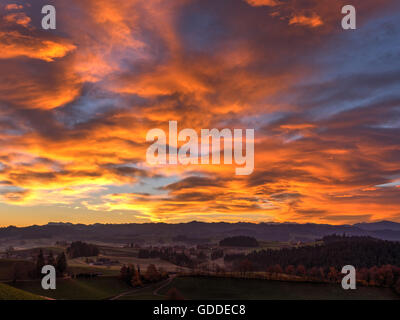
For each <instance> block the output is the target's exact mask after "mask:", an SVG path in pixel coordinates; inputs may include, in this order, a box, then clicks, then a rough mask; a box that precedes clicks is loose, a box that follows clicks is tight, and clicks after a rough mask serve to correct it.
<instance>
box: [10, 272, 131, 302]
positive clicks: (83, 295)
mask: <svg viewBox="0 0 400 320" xmlns="http://www.w3.org/2000/svg"><path fill="white" fill-rule="evenodd" d="M13 286H15V287H17V288H19V289H22V290H25V291H28V292H32V293H34V294H37V295H41V296H46V297H50V298H54V299H57V300H58V299H61V300H98V299H107V298H110V297H112V296H115V295H117V294H119V293H122V292H125V291H129V290H131V289H132V288H131V287H129V286H128V285H126V284H125V283H124V282H122V281H120V280H119V279H118V278H116V277H99V278H94V279H58V280H57V288H56V290H43V289H42V287H41V284H40V281H26V282H17V283H16V284H15V285H13Z"/></svg>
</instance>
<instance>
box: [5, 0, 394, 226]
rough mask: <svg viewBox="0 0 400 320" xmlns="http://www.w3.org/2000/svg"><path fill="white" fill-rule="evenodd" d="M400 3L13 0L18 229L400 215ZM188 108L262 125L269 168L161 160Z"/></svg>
mask: <svg viewBox="0 0 400 320" xmlns="http://www.w3.org/2000/svg"><path fill="white" fill-rule="evenodd" d="M47 4H51V5H53V6H54V7H55V8H56V17H57V28H56V30H43V29H42V27H41V20H42V17H43V14H41V8H42V7H43V6H44V5H47ZM347 4H353V5H354V6H355V8H356V10H357V29H356V30H343V29H342V27H341V19H342V17H343V15H342V14H341V8H342V7H343V6H344V5H347ZM399 9H400V3H399V1H397V0H380V1H377V0H363V1H347V0H345V1H344V0H217V1H216V0H168V1H166V0H146V1H145V0H125V1H117V0H70V1H64V0H53V1H50V0H45V1H42V0H35V1H33V0H32V1H5V0H0V226H8V225H16V226H26V225H32V224H46V223H47V222H50V221H52V222H55V221H56V222H72V223H131V222H132V223H133V222H135V223H144V222H166V223H178V222H187V221H192V220H198V221H207V222H215V221H227V222H237V221H248V222H269V221H275V222H284V221H290V222H297V223H306V222H312V223H329V224H352V223H356V222H370V221H378V220H392V221H397V222H400V23H399V21H400V10H399ZM172 120H174V121H177V122H178V130H181V129H184V128H193V129H194V130H196V132H200V129H202V128H209V129H212V128H217V129H222V128H230V129H232V130H233V129H234V128H241V129H246V128H252V129H254V130H255V138H254V148H255V166H254V171H253V173H252V174H250V175H247V176H246V175H244V176H239V175H236V174H235V165H223V164H221V165H194V164H192V165H181V164H178V165H164V166H152V165H149V163H148V162H147V161H146V156H145V155H146V150H147V148H148V147H149V145H150V143H149V142H147V141H146V134H147V132H148V131H149V130H150V129H153V128H162V129H164V130H165V131H168V122H169V121H172Z"/></svg>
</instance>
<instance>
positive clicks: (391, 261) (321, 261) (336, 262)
mask: <svg viewBox="0 0 400 320" xmlns="http://www.w3.org/2000/svg"><path fill="white" fill-rule="evenodd" d="M322 241H323V245H316V246H304V247H298V248H284V249H281V250H271V249H268V250H260V251H253V252H251V253H250V254H248V255H247V256H246V258H247V259H248V260H250V261H251V262H252V263H253V265H254V267H255V268H256V269H260V270H265V268H266V267H268V266H273V265H276V264H279V265H281V266H283V267H286V266H288V265H303V266H305V267H306V268H312V267H335V268H337V269H339V268H342V267H343V266H344V265H347V264H350V265H353V266H354V267H356V268H357V269H360V268H371V267H373V266H378V267H379V266H383V265H393V266H400V243H399V242H392V241H384V240H378V239H374V238H370V237H347V236H336V235H334V236H328V237H324V238H323V239H322ZM232 258H233V257H225V259H226V261H229V260H231V261H232V260H235V259H232Z"/></svg>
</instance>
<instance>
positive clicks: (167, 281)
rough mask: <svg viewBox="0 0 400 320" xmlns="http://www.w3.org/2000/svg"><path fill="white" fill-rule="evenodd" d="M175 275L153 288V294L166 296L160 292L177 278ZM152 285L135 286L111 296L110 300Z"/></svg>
mask: <svg viewBox="0 0 400 320" xmlns="http://www.w3.org/2000/svg"><path fill="white" fill-rule="evenodd" d="M175 277H176V275H172V276H170V277H169V278H168V279H167V280H164V281H162V282H161V284H160V286H159V287H157V288H155V289H154V290H153V292H152V293H153V295H155V296H158V297H164V296H163V295H161V294H159V293H158V292H159V291H160V290H161V289H163V288H165V287H166V286H168V285H169V284H170V283H171V282H172V280H173V279H175ZM150 286H151V285H147V286H145V287H142V288H135V289H132V290H129V291H125V292H122V293H120V294H118V295H116V296H113V297H111V298H110V299H109V300H118V299H119V298H121V297H123V296H126V295H129V294H132V293H136V292H140V291H141V290H144V289H146V288H148V287H150Z"/></svg>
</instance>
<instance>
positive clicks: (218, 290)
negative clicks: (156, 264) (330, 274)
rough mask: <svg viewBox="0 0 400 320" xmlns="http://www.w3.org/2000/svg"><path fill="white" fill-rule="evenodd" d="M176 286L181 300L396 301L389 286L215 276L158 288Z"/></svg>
mask: <svg viewBox="0 0 400 320" xmlns="http://www.w3.org/2000/svg"><path fill="white" fill-rule="evenodd" d="M171 288H176V289H177V290H178V291H179V292H180V293H181V295H182V296H183V297H184V298H185V299H189V300H197V299H211V300H213V299H223V300H234V299H245V300H280V299H285V300H338V299H340V300H342V299H344V300H399V299H400V296H399V295H397V294H396V293H395V292H394V291H393V290H392V289H389V288H375V287H358V288H357V289H356V290H343V289H342V287H341V286H340V284H337V285H336V284H319V283H306V282H285V281H268V280H256V279H232V278H216V277H179V278H175V279H174V280H173V281H172V282H171V283H170V284H169V285H168V286H166V287H165V288H163V289H162V290H160V294H163V295H166V294H167V292H168V290H170V289H171Z"/></svg>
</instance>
